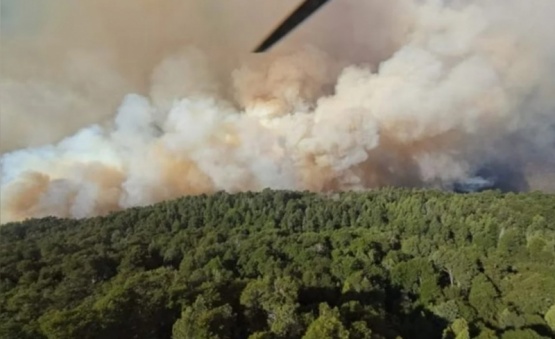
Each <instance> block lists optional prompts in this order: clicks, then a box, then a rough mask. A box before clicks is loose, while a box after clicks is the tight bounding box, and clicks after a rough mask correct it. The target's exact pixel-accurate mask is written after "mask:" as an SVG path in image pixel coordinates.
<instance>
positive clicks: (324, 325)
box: [303, 304, 349, 339]
mask: <svg viewBox="0 0 555 339" xmlns="http://www.w3.org/2000/svg"><path fill="white" fill-rule="evenodd" d="M321 338H338V339H348V338H349V331H347V330H346V329H345V327H344V326H343V324H342V323H341V319H340V315H339V311H338V310H337V309H336V308H334V309H330V307H329V306H328V305H327V304H320V316H319V317H318V318H317V319H316V320H314V321H313V322H312V324H310V326H308V330H307V331H306V333H305V335H304V336H303V339H321Z"/></svg>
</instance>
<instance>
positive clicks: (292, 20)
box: [254, 0, 329, 53]
mask: <svg viewBox="0 0 555 339" xmlns="http://www.w3.org/2000/svg"><path fill="white" fill-rule="evenodd" d="M328 1H329V0H306V1H304V2H303V3H302V4H301V5H300V6H299V7H298V8H297V9H296V10H295V11H294V12H293V13H291V14H290V15H289V16H288V17H287V19H285V20H284V21H283V22H282V23H281V25H279V26H278V28H276V29H275V30H274V31H273V32H272V34H270V35H269V36H268V37H267V38H266V40H264V41H263V42H262V43H261V44H260V45H259V46H258V47H257V48H256V49H255V50H254V52H255V53H260V52H264V51H266V50H267V49H268V48H270V47H272V45H274V44H275V43H276V42H278V41H279V40H280V39H281V38H283V37H284V36H285V35H287V34H288V33H289V32H291V31H292V30H293V29H295V27H297V26H298V25H299V24H300V23H301V22H303V21H304V20H306V19H307V18H308V17H309V16H311V15H312V14H314V13H315V12H316V11H317V10H318V9H319V8H320V7H322V6H323V5H324V4H326V3H327V2H328Z"/></svg>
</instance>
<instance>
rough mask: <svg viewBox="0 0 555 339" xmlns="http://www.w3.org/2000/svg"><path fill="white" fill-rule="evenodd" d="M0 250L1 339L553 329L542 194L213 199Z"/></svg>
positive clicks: (27, 232) (554, 223) (39, 234)
mask: <svg viewBox="0 0 555 339" xmlns="http://www.w3.org/2000/svg"><path fill="white" fill-rule="evenodd" d="M0 246H1V249H0V250H1V256H0V284H1V285H0V337H1V338H7V339H8V338H18V339H21V338H23V339H24V338H33V339H36V338H64V339H67V338H80V339H84V338H176V339H180V338H195V339H202V338H251V339H253V338H310V339H312V338H314V339H317V338H318V339H319V338H457V339H462V338H474V337H477V338H484V339H485V338H498V337H499V338H504V339H510V338H515V339H527V338H552V337H554V330H555V196H553V195H547V194H542V193H529V194H513V193H509V194H501V193H499V192H493V191H489V192H484V193H476V194H465V195H460V194H453V193H446V192H438V191H419V190H409V189H382V190H376V191H370V192H364V193H353V192H349V193H339V194H330V195H322V194H315V193H306V192H289V191H271V190H264V191H262V192H260V193H240V194H226V193H217V194H215V195H211V196H206V195H202V196H197V197H184V198H181V199H179V200H176V201H171V202H164V203H160V204H157V205H154V206H150V207H144V208H133V209H129V210H126V211H123V212H118V213H114V214H111V215H108V216H106V217H97V218H91V219H85V220H68V219H57V218H44V219H35V220H28V221H25V222H22V223H12V224H7V225H5V226H2V227H0Z"/></svg>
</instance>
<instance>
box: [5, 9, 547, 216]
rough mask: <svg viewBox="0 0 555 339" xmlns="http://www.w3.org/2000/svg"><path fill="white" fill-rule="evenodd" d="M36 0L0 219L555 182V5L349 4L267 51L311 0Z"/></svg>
mask: <svg viewBox="0 0 555 339" xmlns="http://www.w3.org/2000/svg"><path fill="white" fill-rule="evenodd" d="M27 1H28V0H25V1H23V0H18V1H17V2H16V1H14V0H12V1H7V2H6V4H4V3H3V12H2V19H3V20H2V32H3V33H2V45H3V46H2V47H3V48H2V64H1V66H2V74H3V76H2V79H1V80H0V95H1V98H0V99H1V103H2V110H1V118H2V124H1V126H2V127H1V128H2V130H1V136H2V151H3V152H4V153H3V155H2V158H1V160H0V161H1V166H2V168H1V190H2V191H1V197H2V201H1V203H2V210H1V212H2V214H1V217H2V222H6V221H11V220H21V219H24V218H27V217H40V216H46V215H56V216H64V217H76V218H80V217H87V216H93V215H99V214H105V213H107V212H109V211H113V210H118V209H122V208H126V207H131V206H140V205H146V204H151V203H154V202H157V201H161V200H165V199H170V198H175V197H179V196H182V195H189V194H200V193H210V192H214V191H219V190H226V191H229V192H237V191H245V190H260V189H263V188H265V187H272V188H280V189H299V190H305V189H306V190H313V191H330V190H348V189H354V190H359V189H370V188H375V187H381V186H388V185H395V186H411V187H438V188H447V189H451V188H453V187H455V189H456V188H457V187H459V188H460V187H461V185H464V183H465V182H467V183H468V185H470V186H472V185H477V184H479V183H484V182H485V183H487V185H494V184H493V183H492V182H493V181H495V180H498V179H499V178H501V179H499V180H502V183H501V184H500V187H501V186H503V187H506V188H508V189H513V190H528V189H541V190H546V191H548V190H552V189H553V188H554V186H555V185H554V184H553V182H554V181H555V175H554V173H555V170H554V169H555V95H554V93H555V36H553V35H552V33H551V27H552V23H551V13H554V12H555V2H553V1H552V0H528V1H522V0H505V1H501V0H490V1H456V0H451V1H447V0H445V1H440V0H433V1H432V0H430V1H416V0H403V1H395V2H388V1H380V0H367V1H360V0H343V1H341V0H336V1H335V2H332V3H331V4H330V5H328V6H326V7H325V9H324V10H322V11H321V12H319V13H318V14H317V15H316V16H315V17H314V18H312V19H310V21H309V22H308V23H307V24H306V25H304V26H303V27H301V28H299V29H298V30H297V31H295V32H294V33H293V34H292V35H291V36H289V37H287V39H286V40H285V41H283V42H282V43H280V45H279V46H277V47H276V48H275V49H274V50H273V51H272V52H271V53H268V54H263V55H249V53H248V52H249V51H250V50H251V49H252V48H253V47H254V46H255V45H256V44H257V43H258V42H260V39H262V38H263V37H264V36H265V34H267V32H269V30H271V29H272V28H273V26H275V24H276V23H277V22H279V21H280V20H281V19H282V18H283V16H284V15H286V14H287V12H288V11H289V10H290V9H291V8H293V7H294V6H295V5H296V1H293V0H291V1H289V0H288V1H273V2H262V1H247V0H228V1H216V0H207V1H193V0H182V1H154V0H122V1H117V2H114V1H109V0H83V1H80V2H74V1H69V0H48V1H44V2H42V8H41V10H40V11H39V10H37V9H34V10H35V12H34V13H31V12H29V9H31V8H35V7H33V6H24V5H25V3H26V2H27ZM253 13H256V15H253ZM126 93H130V94H126ZM114 112H115V115H114ZM67 135H70V136H67ZM29 146H31V147H30V148H25V149H19V150H17V149H18V148H21V147H29ZM484 173H487V175H485V174H484ZM461 183H462V184H461ZM503 187H501V188H503Z"/></svg>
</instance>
